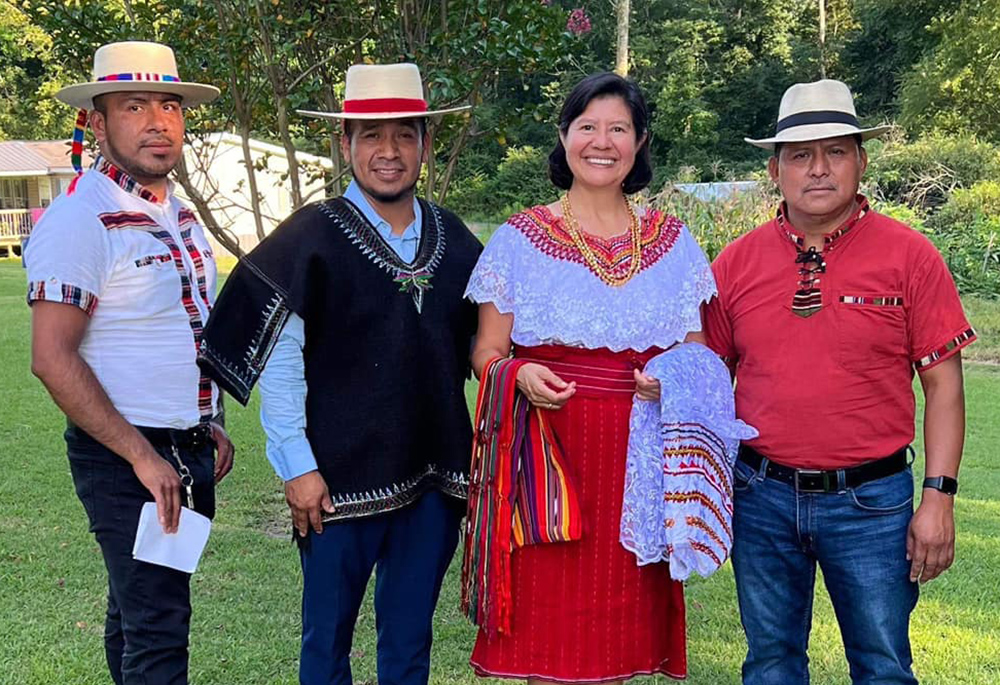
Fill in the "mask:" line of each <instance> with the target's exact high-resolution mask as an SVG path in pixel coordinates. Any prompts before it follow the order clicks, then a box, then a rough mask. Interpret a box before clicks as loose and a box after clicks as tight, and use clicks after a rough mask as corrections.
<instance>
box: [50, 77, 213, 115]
mask: <svg viewBox="0 0 1000 685" xmlns="http://www.w3.org/2000/svg"><path fill="white" fill-rule="evenodd" d="M134 92H144V93H171V94H173V95H177V96H178V97H180V99H181V104H182V105H183V106H184V107H197V106H198V105H203V104H205V103H206V102H211V101H212V100H214V99H215V98H217V97H219V89H218V88H216V87H215V86H209V85H206V84H204V83H188V82H185V81H97V82H94V83H76V84H73V85H71V86H66V87H65V88H63V89H62V90H60V91H59V92H58V93H56V96H55V97H56V99H57V100H59V101H60V102H64V103H66V104H67V105H69V106H71V107H76V108H77V109H88V110H89V109H94V98H95V97H97V96H98V95H106V94H108V93H134Z"/></svg>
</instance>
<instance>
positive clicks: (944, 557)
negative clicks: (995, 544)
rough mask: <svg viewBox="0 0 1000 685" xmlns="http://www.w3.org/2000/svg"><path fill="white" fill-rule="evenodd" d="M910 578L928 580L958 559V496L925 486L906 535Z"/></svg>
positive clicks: (922, 581) (911, 580)
mask: <svg viewBox="0 0 1000 685" xmlns="http://www.w3.org/2000/svg"><path fill="white" fill-rule="evenodd" d="M906 559H907V561H909V562H910V582H912V583H915V582H917V581H920V582H921V583H926V582H927V581H929V580H934V579H935V578H937V577H938V576H939V575H941V574H942V573H943V572H944V571H945V570H946V569H947V568H948V567H949V566H951V563H952V562H953V561H954V560H955V500H954V499H953V498H952V497H951V496H950V495H946V494H944V493H942V492H938V491H937V490H931V489H926V490H924V495H923V499H922V500H921V501H920V506H919V507H917V511H916V513H915V514H913V519H912V520H911V521H910V530H909V532H908V533H907V535H906Z"/></svg>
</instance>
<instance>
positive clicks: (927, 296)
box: [705, 196, 976, 469]
mask: <svg viewBox="0 0 1000 685" xmlns="http://www.w3.org/2000/svg"><path fill="white" fill-rule="evenodd" d="M858 200H859V202H860V203H861V205H860V206H861V209H860V210H859V212H858V213H857V214H855V216H854V217H852V218H851V220H849V221H848V222H847V223H845V224H844V226H842V227H841V228H839V229H838V230H837V231H834V232H833V233H831V234H829V235H828V236H827V237H826V244H825V246H824V249H823V252H822V260H820V261H822V262H825V272H823V273H817V274H815V275H816V276H818V279H819V280H818V282H816V283H814V284H813V288H814V290H810V291H808V293H806V292H805V291H803V286H802V285H801V284H800V279H801V278H803V276H802V275H801V273H800V269H801V268H802V267H803V266H804V264H802V263H796V256H797V255H799V254H801V248H799V247H797V246H796V240H799V241H801V240H802V239H803V236H802V234H801V233H799V232H797V231H796V230H795V229H794V228H792V227H791V225H790V224H789V223H788V222H787V221H786V220H785V218H784V216H783V214H782V213H781V212H780V211H779V215H778V217H777V218H775V219H774V220H772V221H769V222H768V223H766V224H763V225H762V226H758V227H757V228H756V229H754V230H753V231H751V232H750V233H748V234H747V235H744V236H742V237H741V238H739V239H738V240H736V241H734V242H733V243H732V244H730V245H729V246H728V247H726V249H724V250H723V251H722V253H721V254H720V255H719V256H718V258H716V260H715V262H714V263H713V264H712V271H713V272H714V273H715V278H716V281H717V282H718V288H719V296H718V297H716V298H714V299H713V300H712V301H711V302H710V303H709V304H708V305H707V306H706V309H705V334H706V337H707V340H708V345H709V346H710V347H711V348H712V349H713V350H715V351H716V353H718V354H719V355H720V356H722V357H723V358H724V359H726V361H727V362H728V363H729V364H730V368H733V369H735V373H736V414H737V416H739V418H741V419H743V420H744V421H746V422H747V423H749V424H750V425H752V426H754V427H755V428H756V429H757V430H758V431H760V437H758V438H757V439H756V440H752V441H750V442H748V443H747V444H748V445H750V446H751V447H753V448H754V449H756V450H758V451H759V452H761V453H762V454H764V455H765V456H767V457H769V458H772V459H773V460H774V461H776V462H778V463H780V464H785V465H787V466H793V467H796V468H821V469H831V468H843V467H845V466H853V465H856V464H859V463H861V462H865V461H870V460H872V459H875V458H879V457H884V456H887V455H889V454H892V453H893V452H895V451H896V450H898V449H899V448H901V447H903V446H905V445H907V444H909V443H910V442H912V440H913V433H914V414H915V410H916V404H915V399H914V396H913V373H914V369H916V370H918V371H925V370H927V369H929V368H931V367H933V366H935V365H936V364H938V363H940V362H941V361H943V360H944V359H947V358H948V357H951V356H952V355H954V354H957V353H958V351H959V350H960V349H961V348H962V347H965V346H966V345H968V344H969V343H970V342H972V341H973V340H974V339H975V337H976V336H975V333H974V332H973V330H972V328H971V327H970V326H969V322H968V320H967V319H966V318H965V314H964V312H963V311H962V303H961V300H960V299H959V297H958V291H957V289H956V288H955V283H954V281H953V280H952V278H951V274H950V273H949V272H948V268H947V266H945V263H944V260H943V259H942V258H941V255H940V254H938V252H937V250H936V249H935V248H934V246H933V245H932V244H931V242H930V241H929V240H927V238H925V237H924V236H923V235H921V234H920V233H918V232H916V231H914V230H913V229H911V228H909V227H907V226H905V225H904V224H901V223H899V222H898V221H895V220H893V219H890V218H889V217H886V216H883V215H881V214H878V213H876V212H874V211H871V210H870V209H868V207H867V202H866V201H865V200H864V198H863V197H860V196H859V198H858ZM845 229H846V230H845ZM817 263H819V262H817ZM806 278H807V281H808V277H806ZM816 291H818V292H816ZM797 293H798V297H796V294H797ZM793 302H794V303H795V309H793ZM796 310H798V313H796ZM803 314H805V316H803Z"/></svg>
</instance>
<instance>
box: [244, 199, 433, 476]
mask: <svg viewBox="0 0 1000 685" xmlns="http://www.w3.org/2000/svg"><path fill="white" fill-rule="evenodd" d="M344 199H346V200H350V201H351V202H352V203H353V204H354V206H355V207H357V208H358V210H359V211H360V212H361V214H362V215H363V216H364V217H365V219H367V220H368V222H369V223H370V224H371V225H372V226H374V227H375V230H377V231H378V233H379V235H380V236H382V238H383V239H384V240H385V242H386V243H387V244H388V245H389V247H391V248H392V249H393V251H394V252H395V253H396V254H397V255H399V258H400V259H402V260H403V261H404V262H407V263H412V262H413V260H414V259H415V258H416V256H417V248H418V247H419V246H420V229H421V226H422V225H423V223H422V220H423V215H422V212H421V210H420V203H419V202H417V199H416V198H414V199H413V216H414V219H413V223H412V224H410V225H409V226H407V227H406V228H405V229H404V230H403V232H402V234H400V235H395V234H394V233H393V232H392V226H391V225H390V224H389V222H388V221H386V220H385V219H383V218H382V217H381V216H379V213H378V212H376V211H375V208H374V207H372V205H371V203H370V202H369V201H368V198H366V197H365V195H364V193H362V192H361V188H359V187H358V185H357V183H355V182H354V181H351V184H350V185H349V186H348V187H347V192H345V193H344ZM305 342H306V336H305V323H304V322H303V321H302V318H301V317H299V316H298V315H297V314H295V313H292V314H291V315H290V316H289V317H288V322H287V323H286V324H285V327H284V329H283V330H282V331H281V334H280V335H279V336H278V341H277V342H276V343H275V345H274V350H272V351H271V357H270V358H269V359H268V361H267V365H266V366H265V367H264V370H263V372H261V374H260V423H261V426H263V428H264V433H265V435H266V436H267V448H266V451H267V459H268V461H270V462H271V466H273V467H274V471H275V473H277V474H278V476H280V477H281V479H282V480H285V481H288V480H291V479H292V478H297V477H298V476H301V475H302V474H304V473H307V472H309V471H315V470H316V457H315V456H313V451H312V447H311V446H310V445H309V440H308V439H307V438H306V392H307V387H306V377H305V360H304V358H303V356H302V349H303V348H304V347H305Z"/></svg>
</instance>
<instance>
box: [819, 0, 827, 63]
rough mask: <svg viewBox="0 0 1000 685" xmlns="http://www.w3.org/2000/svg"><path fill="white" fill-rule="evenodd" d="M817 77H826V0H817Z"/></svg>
mask: <svg viewBox="0 0 1000 685" xmlns="http://www.w3.org/2000/svg"><path fill="white" fill-rule="evenodd" d="M819 77H820V78H826V0H819Z"/></svg>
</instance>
